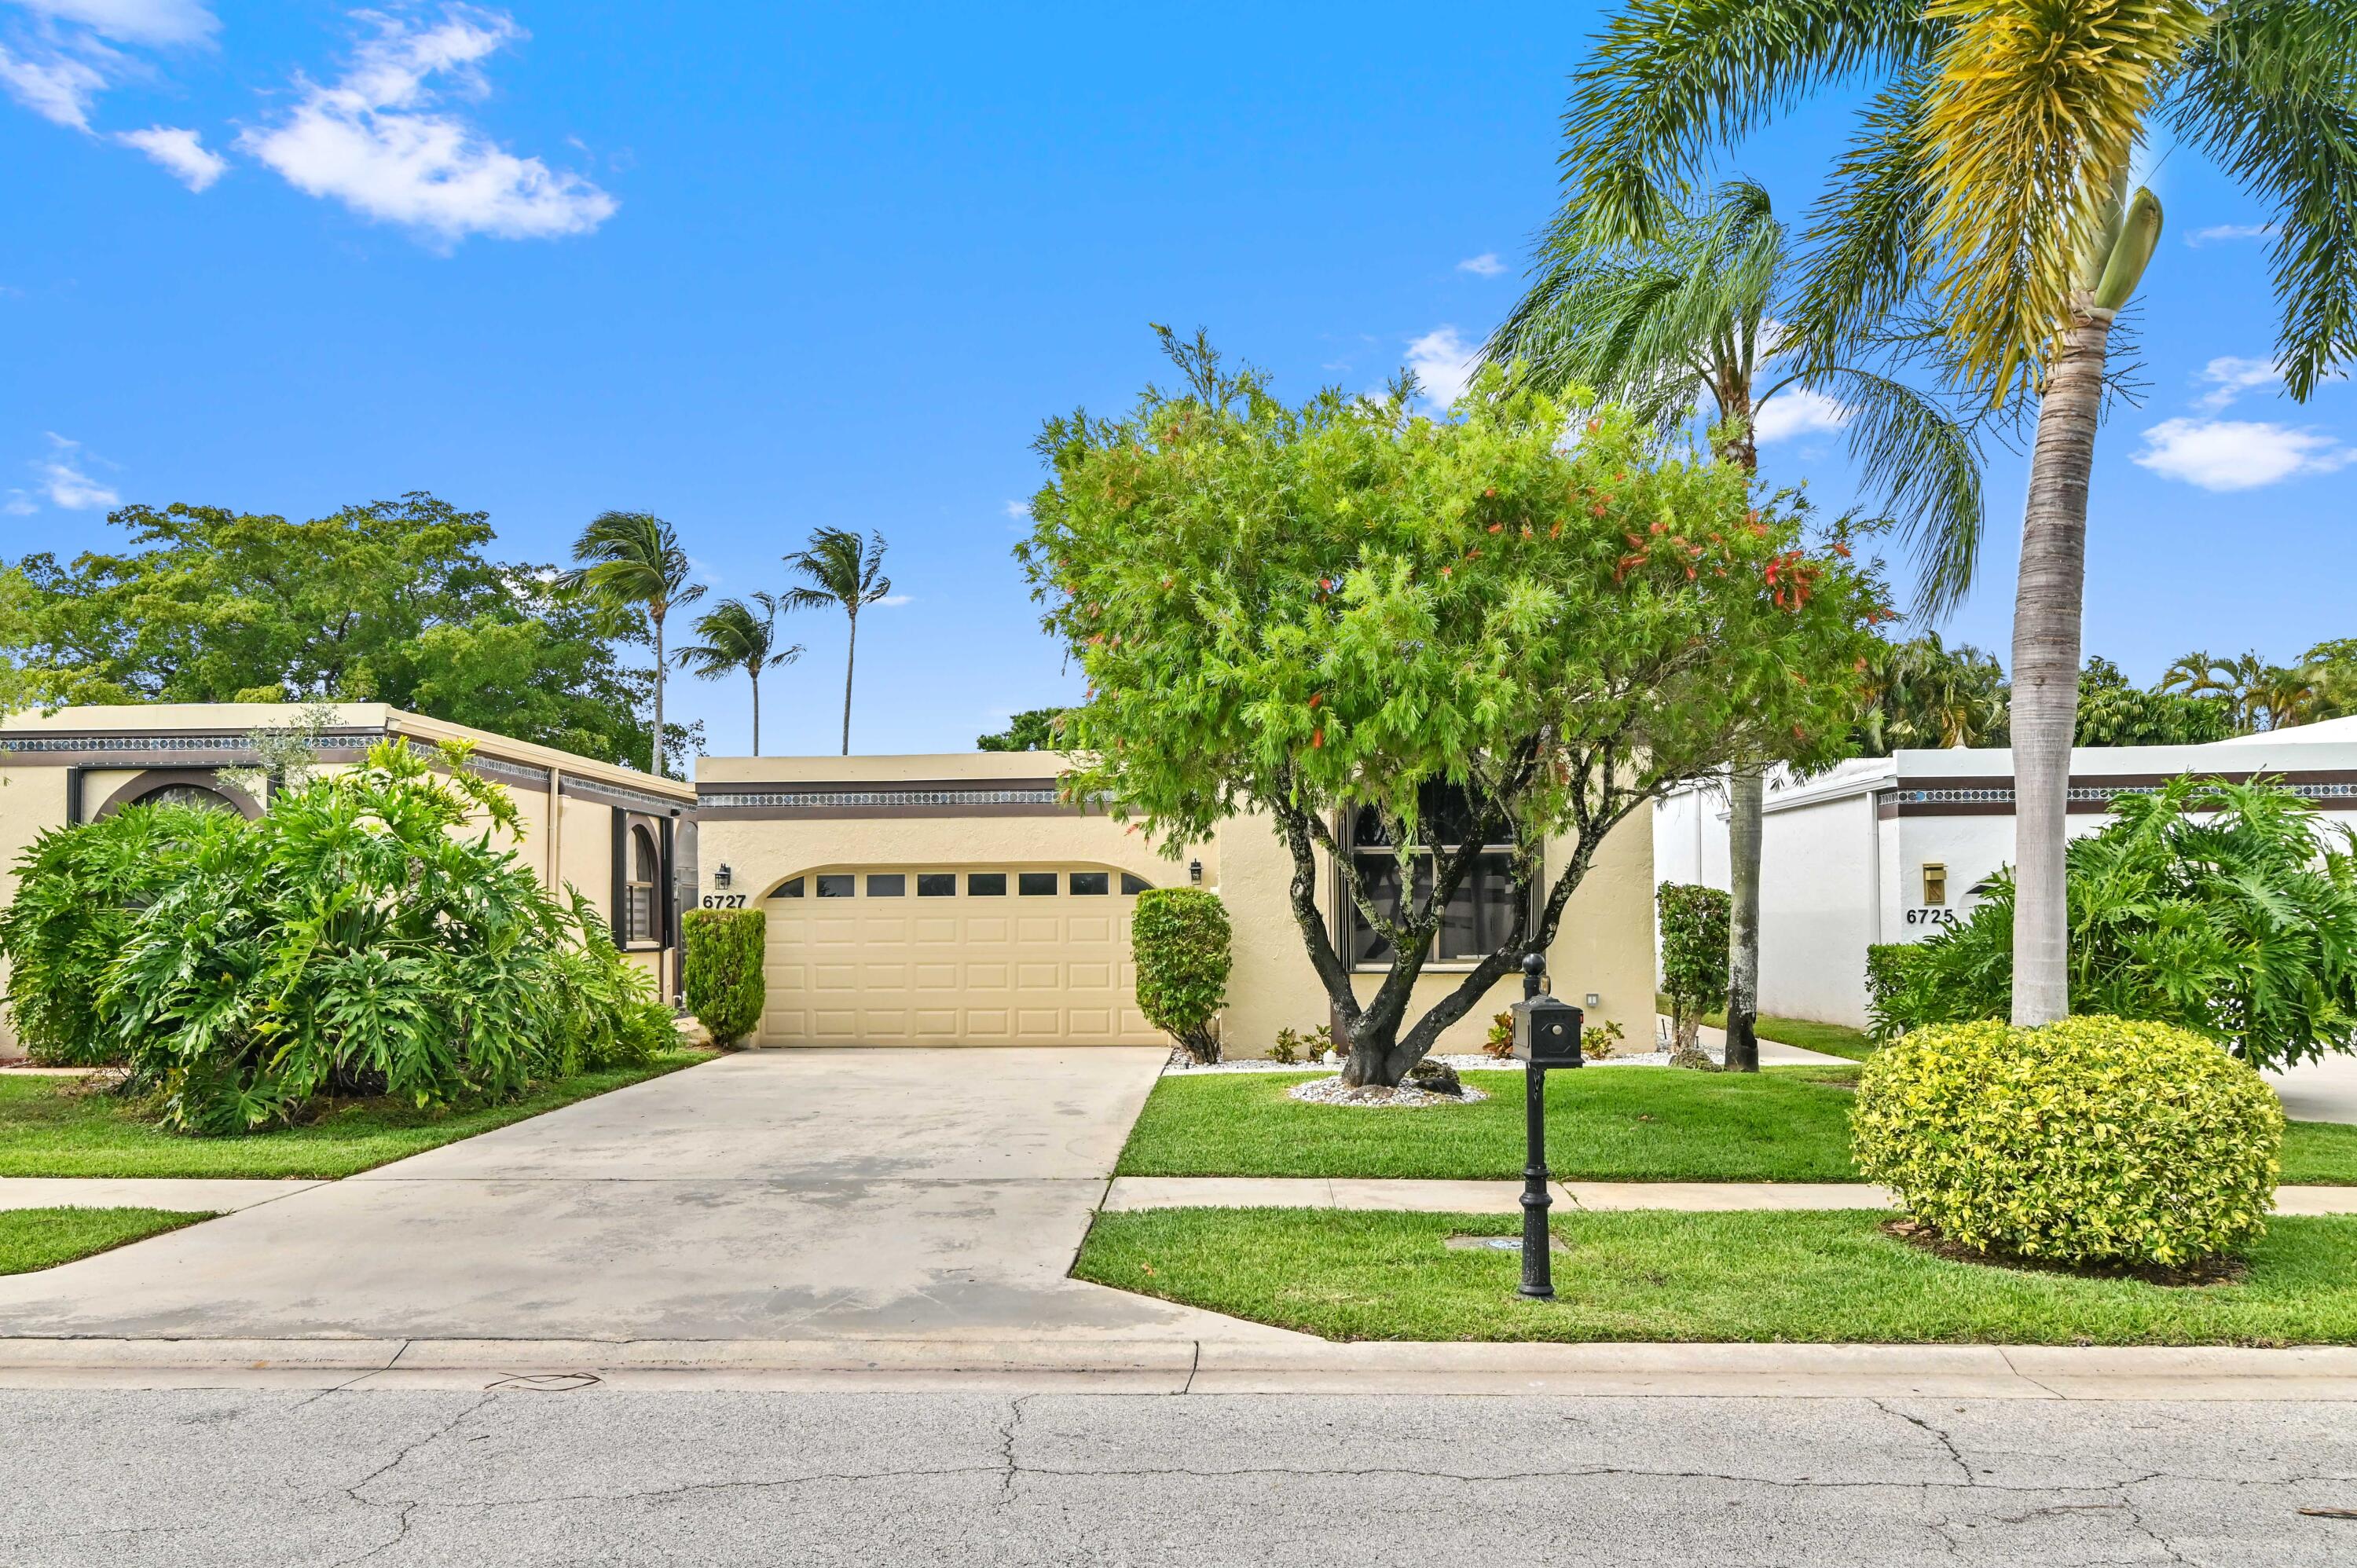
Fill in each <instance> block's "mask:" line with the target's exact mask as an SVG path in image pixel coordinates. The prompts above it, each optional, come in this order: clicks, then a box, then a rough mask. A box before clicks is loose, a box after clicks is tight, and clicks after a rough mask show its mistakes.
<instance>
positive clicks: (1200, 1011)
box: [1129, 887, 1234, 1062]
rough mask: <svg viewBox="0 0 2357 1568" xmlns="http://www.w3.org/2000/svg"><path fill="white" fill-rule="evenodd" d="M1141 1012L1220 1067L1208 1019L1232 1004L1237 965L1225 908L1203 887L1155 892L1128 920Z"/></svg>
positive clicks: (1192, 1052)
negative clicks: (1232, 978) (1232, 976)
mask: <svg viewBox="0 0 2357 1568" xmlns="http://www.w3.org/2000/svg"><path fill="white" fill-rule="evenodd" d="M1129 936H1130V950H1131V953H1132V955H1133V957H1134V958H1135V961H1136V963H1137V1008H1138V1011H1139V1012H1141V1013H1143V1014H1145V1015H1146V1022H1147V1023H1149V1024H1152V1025H1153V1026H1155V1027H1156V1028H1157V1029H1162V1030H1167V1031H1168V1033H1169V1034H1170V1036H1172V1037H1173V1038H1175V1039H1176V1040H1177V1041H1178V1042H1179V1044H1180V1045H1181V1046H1183V1047H1186V1050H1187V1054H1188V1055H1189V1056H1190V1057H1192V1058H1195V1059H1196V1060H1197V1061H1199V1062H1215V1061H1218V1060H1219V1059H1220V1037H1219V1035H1218V1034H1217V1033H1216V1032H1215V1031H1214V1030H1213V1029H1212V1027H1211V1019H1212V1017H1213V1015H1216V1014H1217V1013H1218V1012H1219V1010H1220V1007H1221V1004H1222V1003H1224V1002H1225V1001H1226V1000H1227V992H1228V971H1229V969H1230V967H1231V966H1232V963H1233V961H1234V960H1233V956H1232V954H1231V953H1230V951H1229V948H1228V944H1229V941H1230V940H1231V937H1232V932H1231V929H1230V928H1229V925H1228V911H1227V907H1226V906H1225V905H1223V904H1222V903H1221V902H1220V897H1219V895H1218V894H1216V893H1207V892H1205V891H1203V890H1202V889H1201V888H1200V887H1155V888H1149V889H1147V890H1146V892H1144V893H1141V894H1139V895H1138V896H1137V908H1136V910H1135V913H1133V914H1132V915H1131V916H1130V918H1129Z"/></svg>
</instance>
